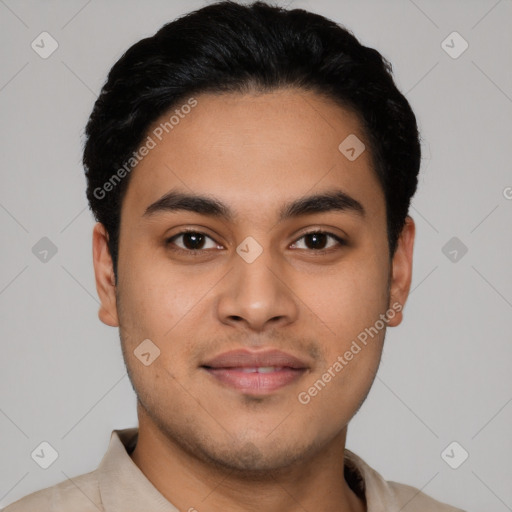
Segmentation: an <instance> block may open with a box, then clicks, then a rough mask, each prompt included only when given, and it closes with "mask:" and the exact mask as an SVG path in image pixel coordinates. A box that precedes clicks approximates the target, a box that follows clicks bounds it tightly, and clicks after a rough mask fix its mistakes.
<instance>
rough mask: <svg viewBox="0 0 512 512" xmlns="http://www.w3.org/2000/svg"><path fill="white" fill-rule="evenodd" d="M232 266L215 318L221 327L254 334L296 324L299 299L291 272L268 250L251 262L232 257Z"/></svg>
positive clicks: (236, 256)
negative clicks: (224, 325)
mask: <svg viewBox="0 0 512 512" xmlns="http://www.w3.org/2000/svg"><path fill="white" fill-rule="evenodd" d="M233 259H234V261H233V265H234V267H233V268H232V270H231V271H230V272H229V273H228V275H227V276H226V279H225V280H223V281H222V283H223V284H222V287H221V288H220V289H219V296H218V300H217V315H218V318H219V320H220V321H221V322H222V323H224V324H229V325H232V326H243V327H245V328H246V329H250V330H253V331H263V330H265V329H267V328H268V329H274V328H276V327H284V326H286V325H289V324H291V323H293V322H295V321H296V319H297V316H298V312H299V308H298V302H297V301H298V298H297V297H296V296H295V295H294V293H293V283H292V282H291V273H290V272H287V269H286V267H285V263H284V262H278V261H276V260H275V259H273V258H272V255H271V251H270V250H268V249H265V250H263V252H262V253H261V254H260V255H259V256H258V257H257V258H256V259H255V260H254V261H252V262H248V261H250V260H248V261H246V260H245V259H244V258H242V257H240V256H239V255H238V254H236V255H234V258H233Z"/></svg>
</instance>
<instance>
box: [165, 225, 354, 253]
mask: <svg viewBox="0 0 512 512" xmlns="http://www.w3.org/2000/svg"><path fill="white" fill-rule="evenodd" d="M188 233H193V234H195V235H203V236H206V237H207V238H209V239H210V240H213V238H212V237H211V236H209V235H207V234H206V233H203V232H201V231H196V230H194V229H187V230H184V231H180V232H179V233H177V234H176V235H173V236H172V237H170V238H168V239H167V240H166V241H165V245H166V246H167V247H169V248H170V250H171V251H173V252H176V253H181V254H186V255H190V256H201V255H202V254H203V253H204V252H206V251H209V250H210V249H195V250H192V249H182V248H181V247H175V246H173V243H174V240H175V239H176V238H179V237H180V236H182V235H186V234H188ZM308 235H327V236H329V237H331V238H333V239H334V240H336V242H338V246H339V247H342V246H345V245H347V243H346V241H345V240H344V239H343V238H341V237H339V236H337V235H335V234H334V233H331V232H329V231H323V230H321V229H320V230H314V231H309V232H308V233H304V234H303V235H301V236H300V237H299V238H297V240H295V242H293V244H296V243H297V242H298V241H299V240H301V239H302V238H304V237H306V236H308ZM213 241H214V240H213ZM339 247H338V248H339ZM301 250H304V249H301ZM306 250H307V251H308V252H312V253H315V254H316V255H319V256H321V255H323V254H329V253H331V252H332V250H333V248H332V247H331V248H329V249H306Z"/></svg>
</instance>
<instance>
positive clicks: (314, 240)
mask: <svg viewBox="0 0 512 512" xmlns="http://www.w3.org/2000/svg"><path fill="white" fill-rule="evenodd" d="M329 239H330V240H331V243H330V245H329ZM299 240H304V242H303V245H304V247H298V245H299V243H298V242H299ZM299 240H298V241H297V242H295V243H294V244H293V245H294V246H295V248H296V249H307V250H312V251H326V250H329V249H332V248H333V247H336V245H345V241H344V240H343V239H342V238H340V237H339V236H336V235H334V234H333V233H327V232H325V231H312V232H310V233H306V234H305V235H302V236H301V237H300V238H299Z"/></svg>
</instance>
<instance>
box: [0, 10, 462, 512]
mask: <svg viewBox="0 0 512 512" xmlns="http://www.w3.org/2000/svg"><path fill="white" fill-rule="evenodd" d="M390 70H391V68H390V65H389V64H388V63H387V61H385V60H384V59H383V58H382V57H381V56H380V54H379V53H378V52H377V51H375V50H373V49H370V48H366V47H363V46H362V45H360V43H359V42H358V41H357V40H356V39H355V38H354V36H352V35H351V34H350V33H349V32H347V31H346V30H345V29H343V28H342V27H340V26H338V25H336V24H335V23H334V22H331V21H329V20H327V19H325V18H323V17H321V16H318V15H314V14H311V13H307V12H305V11H302V10H290V11H286V10H283V9H279V8H276V7H271V6H269V5H266V4H264V3H260V2H258V3H255V4H252V5H249V6H241V5H237V4H236V3H232V2H220V3H218V4H214V5H210V6H208V7H205V8H203V9H200V10H199V11H196V12H194V13H191V14H189V15H187V16H185V17H183V18H181V19H179V20H177V21H175V22H173V23H170V24H168V25H166V26H164V27H163V28H162V29H161V30H160V31H159V32H158V33H157V34H155V35H154V36H153V37H150V38H147V39H144V40H142V41H140V42H138V43H137V44H135V45H134V46H133V47H132V48H130V49H129V50H128V51H127V52H126V54H125V55H123V57H122V58H121V59H120V60H119V61H118V62H117V63H116V64H115V65H114V67H113V68H112V70H111V72H110V74H109V76H108V80H107V83H106V84H105V86H104V87H103V89H102V92H101V95H100V97H99V98H98V100H97V102H96V104H95V106H94V110H93V112H92V114H91V117H90V120H89V123H88V125H87V129H86V135H87V141H86V145H85V149H84V167H85V169H86V176H87V180H88V188H87V196H88V199H89V202H90V206H91V209H92V211H93V213H94V215H95V218H96V220H97V221H98V223H97V224H96V225H95V227H94V231H93V255H94V270H95V276H96V285H97V290H98V294H99V297H100V300H101V308H100V311H99V317H100V319H101V321H102V322H104V323H105V324H107V325H110V326H113V327H119V332H120V338H121V344H122V349H123V355H124V360H125V364H126V367H127V370H128V374H129V376H130V379H131V382H132V385H133V387H134V390H135V392H136V394H137V398H138V406H137V412H138V418H139V427H138V429H125V430H119V431H114V432H113V433H112V437H111V443H110V446H109V449H108V452H107V454H106V455H105V457H104V459H103V460H102V462H101V464H100V466H99V468H98V469H97V470H96V471H93V472H91V473H88V474H86V475H82V476H79V477H77V478H73V480H72V481H66V482H63V483H61V484H59V485H57V486H54V487H52V488H50V489H46V490H42V491H39V492H36V493H34V494H32V495H30V496H28V497H25V498H23V499H21V500H20V501H18V502H16V503H14V504H12V505H11V506H9V507H7V508H6V509H5V510H6V511H8V512H17V511H28V510H37V511H39V512H43V511H67V512H68V511H77V512H78V511H80V512H88V511H96V510H102V511H106V512H117V511H119V512H121V511H123V512H128V511H130V512H132V511H133V512H135V511H140V512H142V511H144V512H150V511H169V512H170V511H176V510H180V511H189V512H192V511H198V512H216V511H233V512H235V511H262V510H263V511H265V512H274V511H283V510H284V511H291V512H293V511H304V510H306V511H311V512H316V511H320V512H324V511H325V512H327V511H343V512H362V511H368V512H377V511H384V510H385V511H396V512H398V511H399V510H401V511H409V512H412V511H421V512H428V511H455V510H458V509H455V508H453V507H450V506H448V505H443V504H441V503H439V502H438V501H436V500H434V499H433V498H430V497H428V496H426V495H425V494H423V493H422V492H420V491H418V490H417V489H414V488H412V487H409V486H407V485H402V484H397V483H393V482H386V481H385V480H384V479H383V478H382V477H381V476H380V475H379V474H378V473H377V472H376V471H374V470H373V469H372V468H371V467H369V466H368V465H367V464H366V463H365V462H364V461H363V460H362V459H360V458H359V457H358V456H357V455H355V454H354V453H352V452H350V451H349V450H347V449H346V448H345V441H346V434H347V425H348V423H349V422H350V420H351V418H352V417H353V416H354V415H355V413H356V412H357V410H358V409H359V407H360V406H361V404H362V403H363V402H364V400H365V398H366V396H367V394H368V392H369V390H370V387H371V385H372V382H373V380H374V378H375V375H376V372H377V370H378V366H379V362H380V357H381V353H382V348H383V343H384V336H385V332H386V328H387V327H388V326H391V327H393V326H396V325H398V324H399V323H400V322H401V320H402V315H403V308H404V304H405V302H406V299H407V295H408V292H409V287H410V283H411V273H412V253H413V242H414V222H413V220H412V219H411V218H410V217H409V216H408V215H407V213H408V207H409V202H410V199H411V197H412V195H413V194H414V192H415V190H416V185H417V174H418V170H419V164H420V145H419V141H418V131H417V125H416V120H415V116H414V114H413V112H412V111H411V108H410V106H409V104H408V102H407V101H406V99H405V98H404V96H403V95H402V94H401V93H400V92H399V91H398V90H397V88H396V87H395V85H394V83H393V80H392V77H391V74H390ZM390 421H392V420H390Z"/></svg>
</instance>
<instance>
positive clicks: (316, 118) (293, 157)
mask: <svg viewBox="0 0 512 512" xmlns="http://www.w3.org/2000/svg"><path fill="white" fill-rule="evenodd" d="M194 101H195V102H197V103H195V106H194V107H193V108H182V107H183V105H186V104H194V103H190V102H188V101H187V99H186V100H184V101H183V103H182V104H181V105H180V104H178V105H176V106H174V107H173V108H172V109H171V110H170V111H169V112H167V113H166V114H164V115H163V116H161V117H160V118H159V119H158V120H157V121H156V122H155V123H153V125H152V126H151V127H150V128H149V130H148V132H147V134H146V136H145V138H144V141H147V140H148V139H147V138H146V137H149V138H150V139H151V141H152V142H151V144H150V145H151V146H153V147H152V149H151V150H150V151H149V152H148V154H147V155H146V156H145V157H144V158H143V159H142V160H141V161H140V163H139V164H138V165H137V166H136V167H135V169H133V171H132V173H131V176H130V185H129V187H128V191H127V194H126V197H125V201H124V202H123V209H124V208H125V206H126V205H129V207H130V209H133V208H135V209H137V211H138V214H139V215H142V214H143V213H144V208H145V207H147V206H148V205H149V204H150V203H152V202H154V201H155V200H157V199H158V198H159V197H161V196H162V195H163V194H164V193H166V192H168V191H169V190H171V189H173V188H176V187H179V188H181V189H183V190H188V191H189V192H195V193H198V194H205V193H207V194H209V195H211V196H213V197H219V198H220V197H222V198H223V200H224V201H225V202H228V203H230V204H232V205H234V206H233V209H234V210H235V211H236V210H237V206H239V207H240V208H242V209H245V211H248V210H249V209H252V213H253V214H254V213H256V214H258V213H259V214H260V215H261V213H262V212H261V210H259V211H258V208H260V206H258V204H259V205H261V202H262V201H264V202H265V203H266V204H267V205H270V204H271V203H275V204H276V206H277V205H278V204H279V203H280V202H282V201H281V200H285V199H288V200H289V199H291V198H296V197H299V196H304V195H306V194H311V193H314V192H315V191H316V189H318V190H320V189H321V190H326V189H329V187H332V188H336V189H340V188H341V189H342V190H345V191H346V192H347V193H349V194H351V195H352V196H354V195H356V196H362V195H363V196H364V195H366V196H367V197H366V199H364V200H366V201H368V202H369V203H370V204H369V209H370V210H371V209H372V208H373V207H375V208H379V207H380V206H382V203H383V193H382V190H381V188H380V186H379V184H378V180H377V178H376V175H375V173H374V171H373V167H372V161H371V155H370V151H369V144H368V143H367V141H366V138H365V134H364V132H363V129H362V126H361V123H360V122H359V119H358V117H357V115H356V114H354V113H352V112H350V111H348V110H346V109H343V108H341V107H340V106H338V105H337V104H335V103H334V102H332V101H329V100H327V99H325V98H322V97H320V96H318V95H316V94H315V93H312V92H307V91H301V90H293V89H292V90H279V91H275V92H272V93H265V94H243V95H242V94H202V95H198V96H196V97H195V98H194ZM346 140H348V141H349V142H351V144H349V145H352V146H354V144H353V142H354V141H355V142H356V144H357V143H358V142H357V141H359V143H360V144H361V146H358V147H356V150H357V151H358V152H359V151H360V150H361V147H364V146H362V145H363V144H364V145H365V146H366V148H367V149H366V150H364V151H362V153H361V154H360V155H359V156H358V157H357V158H356V159H349V158H347V153H344V152H343V151H342V150H344V149H346V148H345V147H344V145H343V141H346ZM340 144H341V145H342V147H341V150H340ZM345 146H346V144H345ZM349 156H350V153H349ZM256 199H258V200H259V201H256Z"/></svg>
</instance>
